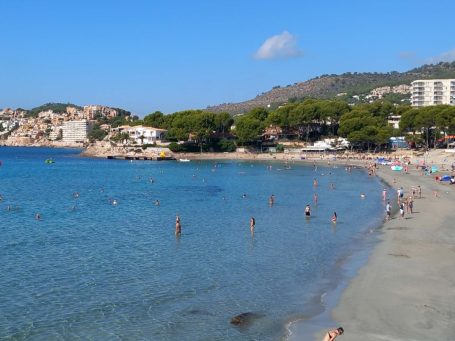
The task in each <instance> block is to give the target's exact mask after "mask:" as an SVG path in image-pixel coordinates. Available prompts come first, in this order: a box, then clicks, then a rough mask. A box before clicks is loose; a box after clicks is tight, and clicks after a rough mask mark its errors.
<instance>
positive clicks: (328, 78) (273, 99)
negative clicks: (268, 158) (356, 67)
mask: <svg viewBox="0 0 455 341" xmlns="http://www.w3.org/2000/svg"><path fill="white" fill-rule="evenodd" d="M432 78H455V62H452V63H443V62H441V63H439V64H434V65H433V64H430V65H423V66H421V67H418V68H415V69H412V70H409V71H406V72H397V71H392V72H387V73H379V72H362V73H358V72H354V73H351V72H347V73H343V74H341V75H336V74H331V75H322V76H319V77H316V78H313V79H310V80H308V81H305V82H299V83H294V84H293V85H288V86H286V87H281V86H275V87H273V88H272V90H270V91H267V92H264V93H262V94H260V95H258V96H256V98H254V99H251V100H248V101H244V102H240V103H225V104H220V105H216V106H209V107H207V109H206V110H208V111H213V112H220V111H225V112H229V113H231V114H239V113H243V112H247V111H249V110H251V109H253V108H256V107H266V106H268V105H270V106H272V107H274V106H277V105H280V104H282V103H286V102H288V101H290V100H295V99H302V98H308V97H312V98H334V97H336V96H337V94H340V93H346V94H347V95H348V96H352V95H360V94H366V93H368V92H370V91H371V90H373V89H374V88H378V87H382V86H394V85H400V84H410V83H411V82H412V81H414V80H416V79H432Z"/></svg>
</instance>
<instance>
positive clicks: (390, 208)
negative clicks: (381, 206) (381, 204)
mask: <svg viewBox="0 0 455 341" xmlns="http://www.w3.org/2000/svg"><path fill="white" fill-rule="evenodd" d="M385 213H386V218H385V220H386V221H389V220H390V217H391V215H392V206H390V201H387V205H386V206H385Z"/></svg>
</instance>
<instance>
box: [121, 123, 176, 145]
mask: <svg viewBox="0 0 455 341" xmlns="http://www.w3.org/2000/svg"><path fill="white" fill-rule="evenodd" d="M112 130H113V131H118V132H124V133H128V134H129V135H130V138H131V140H132V141H135V142H136V143H137V144H153V143H156V142H157V141H161V140H162V139H163V137H164V134H165V133H166V132H167V130H166V129H160V128H153V127H144V126H132V127H130V126H120V127H118V128H114V129H112Z"/></svg>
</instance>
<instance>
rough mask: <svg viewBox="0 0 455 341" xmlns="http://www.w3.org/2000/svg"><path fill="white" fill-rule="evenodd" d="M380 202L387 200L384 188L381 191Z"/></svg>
mask: <svg viewBox="0 0 455 341" xmlns="http://www.w3.org/2000/svg"><path fill="white" fill-rule="evenodd" d="M382 200H383V201H386V200H387V190H386V189H385V188H384V189H383V190H382Z"/></svg>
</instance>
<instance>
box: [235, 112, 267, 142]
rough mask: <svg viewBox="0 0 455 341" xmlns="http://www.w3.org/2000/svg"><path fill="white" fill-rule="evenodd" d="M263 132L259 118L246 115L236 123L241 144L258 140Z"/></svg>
mask: <svg viewBox="0 0 455 341" xmlns="http://www.w3.org/2000/svg"><path fill="white" fill-rule="evenodd" d="M261 132H262V124H261V121H259V120H258V119H257V118H254V117H250V116H248V115H245V116H242V117H240V118H239V119H238V120H237V122H236V123H235V134H236V136H237V138H238V140H239V142H240V143H241V144H247V143H251V142H254V141H257V140H258V138H259V136H260V135H261Z"/></svg>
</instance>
